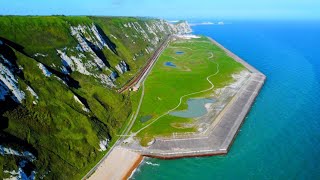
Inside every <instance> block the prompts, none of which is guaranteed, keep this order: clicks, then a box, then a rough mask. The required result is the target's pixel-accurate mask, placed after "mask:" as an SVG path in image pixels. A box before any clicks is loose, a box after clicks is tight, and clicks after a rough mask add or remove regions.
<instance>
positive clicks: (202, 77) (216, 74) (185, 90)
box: [131, 37, 245, 145]
mask: <svg viewBox="0 0 320 180" xmlns="http://www.w3.org/2000/svg"><path fill="white" fill-rule="evenodd" d="M168 62H170V63H169V65H168ZM173 65H174V66H173ZM244 69H245V68H244V67H243V65H242V64H240V63H238V62H236V61H234V60H233V59H232V58H231V57H229V56H228V55H227V54H226V53H225V52H224V51H223V50H222V49H221V48H219V47H218V46H216V45H214V44H213V43H211V42H210V40H209V39H208V38H206V37H199V38H192V39H189V38H188V39H184V38H182V39H181V38H178V39H177V40H173V41H172V42H171V43H170V44H169V46H168V48H166V49H165V50H164V52H163V53H162V54H161V56H160V57H159V59H158V61H157V63H156V64H155V66H154V68H153V69H152V71H151V72H150V74H149V75H148V77H147V79H146V81H145V83H144V86H142V87H140V89H142V88H144V91H145V93H144V97H143V98H142V104H141V108H140V111H139V114H138V117H137V119H136V121H135V124H134V126H133V128H132V132H133V133H138V134H137V137H138V138H140V142H141V144H142V145H147V143H148V142H150V141H151V140H152V139H153V138H154V137H155V136H171V135H172V133H181V132H194V131H196V129H195V128H196V127H194V126H192V122H193V119H192V118H182V117H177V116H172V115H170V112H172V111H176V110H186V109H187V108H188V105H187V100H188V99H190V98H205V97H212V96H213V95H214V92H215V90H216V89H218V88H222V87H224V86H226V85H228V84H230V83H231V82H232V81H233V78H232V74H235V73H238V72H240V71H242V70H244ZM210 82H212V84H213V85H212V84H211V83H210ZM131 96H132V97H131V99H133V101H134V102H135V103H136V104H137V102H139V100H140V97H141V90H139V91H138V92H135V93H133V94H132V95H131ZM180 102H181V103H180ZM179 103H180V104H179ZM133 110H135V109H134V108H133ZM146 117H147V118H148V120H145V119H146ZM188 124H191V125H188Z"/></svg>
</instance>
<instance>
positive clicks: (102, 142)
mask: <svg viewBox="0 0 320 180" xmlns="http://www.w3.org/2000/svg"><path fill="white" fill-rule="evenodd" d="M109 141H110V140H109V139H108V138H107V139H105V140H100V144H99V146H100V149H99V151H105V150H107V148H108V142H109Z"/></svg>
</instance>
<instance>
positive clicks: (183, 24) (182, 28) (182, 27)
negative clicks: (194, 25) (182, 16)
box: [174, 21, 192, 34]
mask: <svg viewBox="0 0 320 180" xmlns="http://www.w3.org/2000/svg"><path fill="white" fill-rule="evenodd" d="M174 28H175V29H176V34H188V33H191V32H192V29H191V27H190V25H189V23H188V22H187V21H180V22H178V23H176V24H174Z"/></svg>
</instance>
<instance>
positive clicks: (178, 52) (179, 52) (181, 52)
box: [176, 51, 184, 54]
mask: <svg viewBox="0 0 320 180" xmlns="http://www.w3.org/2000/svg"><path fill="white" fill-rule="evenodd" d="M176 54H184V52H183V51H176Z"/></svg>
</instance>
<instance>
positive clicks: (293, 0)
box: [0, 0, 320, 19]
mask: <svg viewBox="0 0 320 180" xmlns="http://www.w3.org/2000/svg"><path fill="white" fill-rule="evenodd" d="M0 14H1V15H8V14H10V15H53V14H64V15H113V16H152V17H162V18H171V19H174V18H213V19H320V0H86V1H84V0H0Z"/></svg>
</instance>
